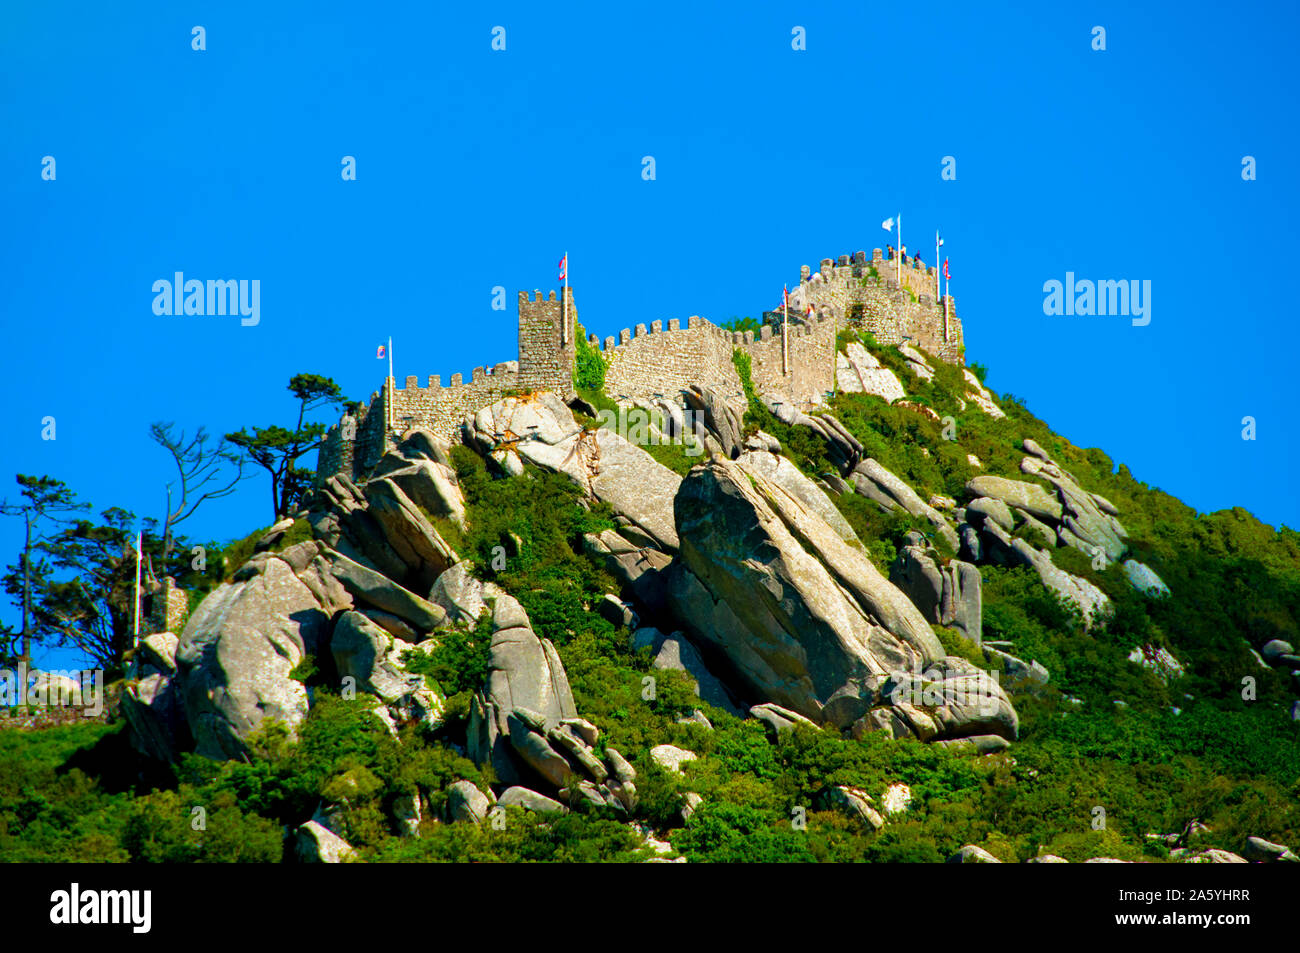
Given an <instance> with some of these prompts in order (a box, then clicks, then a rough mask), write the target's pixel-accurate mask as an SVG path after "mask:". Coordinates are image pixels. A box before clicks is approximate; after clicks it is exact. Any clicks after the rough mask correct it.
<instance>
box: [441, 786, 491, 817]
mask: <svg viewBox="0 0 1300 953" xmlns="http://www.w3.org/2000/svg"><path fill="white" fill-rule="evenodd" d="M490 810H492V802H491V801H490V800H489V799H488V796H487V795H486V794H484V793H483V792H482V791H480V790H479V789H478V788H476V787H475V786H474V785H473V784H472V783H471V782H469V781H456V782H454V783H452V784H449V785H448V786H447V817H448V818H449V819H450V820H453V821H466V822H469V823H471V824H482V823H483V821H484V820H486V819H487V816H488V812H489V811H490Z"/></svg>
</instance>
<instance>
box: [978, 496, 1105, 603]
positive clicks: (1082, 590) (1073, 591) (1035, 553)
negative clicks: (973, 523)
mask: <svg viewBox="0 0 1300 953" xmlns="http://www.w3.org/2000/svg"><path fill="white" fill-rule="evenodd" d="M982 541H983V543H984V544H985V545H986V546H987V548H988V550H989V552H988V553H987V554H986V556H985V558H992V559H995V560H996V561H1000V562H1002V563H1005V564H1009V565H1024V566H1029V567H1030V568H1031V569H1033V570H1034V571H1035V572H1036V573H1037V574H1038V578H1039V580H1040V581H1041V582H1042V584H1043V585H1044V586H1045V587H1046V588H1048V589H1050V590H1051V591H1052V592H1054V593H1056V595H1057V596H1059V597H1060V598H1061V599H1064V600H1066V601H1067V602H1070V603H1072V604H1073V605H1074V606H1075V607H1076V608H1078V609H1079V611H1080V613H1082V615H1083V618H1084V620H1085V621H1086V622H1088V623H1089V624H1091V623H1092V621H1093V620H1095V619H1097V618H1098V617H1099V614H1100V613H1104V612H1106V611H1108V610H1109V609H1110V604H1111V603H1110V598H1109V597H1108V596H1107V595H1106V594H1105V593H1104V592H1102V591H1101V590H1100V589H1098V588H1097V587H1096V586H1094V585H1093V584H1092V583H1090V582H1088V580H1086V579H1083V578H1080V577H1079V576H1075V575H1073V574H1071V573H1068V572H1066V571H1065V570H1064V569H1060V568H1059V567H1057V565H1056V564H1055V563H1053V562H1052V556H1051V553H1049V552H1048V551H1047V550H1045V549H1035V548H1034V547H1033V546H1032V545H1031V544H1029V543H1028V542H1026V541H1025V540H1023V539H1018V538H1012V537H1011V536H1008V535H1007V533H1006V531H1005V530H1003V529H1002V528H1001V527H1000V526H998V525H997V524H996V523H993V522H991V521H990V522H986V523H985V524H984V533H983V535H982Z"/></svg>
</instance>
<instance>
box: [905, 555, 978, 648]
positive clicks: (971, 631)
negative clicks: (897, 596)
mask: <svg viewBox="0 0 1300 953" xmlns="http://www.w3.org/2000/svg"><path fill="white" fill-rule="evenodd" d="M889 581H890V582H892V583H893V584H894V585H896V586H898V588H899V589H901V590H902V591H903V592H904V593H905V594H906V595H907V597H908V598H909V599H911V600H912V603H913V605H915V606H916V607H917V608H918V609H920V610H921V614H922V615H923V616H925V618H926V620H927V621H929V622H933V623H936V624H937V625H943V626H948V627H950V628H954V629H958V630H959V631H960V632H961V633H962V635H964V636H965V637H966V638H968V639H970V640H971V641H972V642H974V643H975V644H976V645H979V644H980V643H981V642H982V641H983V622H982V618H983V602H982V596H981V582H980V571H979V569H978V568H977V567H976V566H974V565H972V564H971V563H968V562H963V561H961V560H960V559H950V560H948V562H947V563H942V562H940V560H939V557H938V554H937V553H935V552H934V550H933V549H932V548H927V547H925V546H919V545H911V546H904V547H903V548H902V549H901V550H899V553H898V558H897V559H896V560H895V561H894V564H893V565H892V566H891V567H890V570H889Z"/></svg>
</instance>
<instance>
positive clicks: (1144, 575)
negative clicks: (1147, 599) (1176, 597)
mask: <svg viewBox="0 0 1300 953" xmlns="http://www.w3.org/2000/svg"><path fill="white" fill-rule="evenodd" d="M1123 568H1124V576H1125V577H1126V578H1127V579H1128V581H1129V585H1131V586H1132V587H1133V588H1134V589H1136V590H1137V591H1138V592H1141V593H1143V594H1145V595H1148V596H1167V595H1169V587H1168V586H1166V585H1165V581H1164V580H1163V579H1161V578H1160V577H1159V576H1158V575H1157V574H1156V571H1155V570H1154V569H1152V568H1151V567H1150V566H1148V565H1147V564H1146V563H1140V562H1138V561H1137V560H1136V559H1126V560H1124V567H1123Z"/></svg>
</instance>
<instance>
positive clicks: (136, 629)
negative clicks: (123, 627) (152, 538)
mask: <svg viewBox="0 0 1300 953" xmlns="http://www.w3.org/2000/svg"><path fill="white" fill-rule="evenodd" d="M143 545H144V534H143V533H142V532H141V531H140V530H136V533H135V612H134V613H133V615H132V620H131V634H132V640H131V648H132V649H134V648H136V647H137V646H139V644H140V548H141V547H142V546H143Z"/></svg>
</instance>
